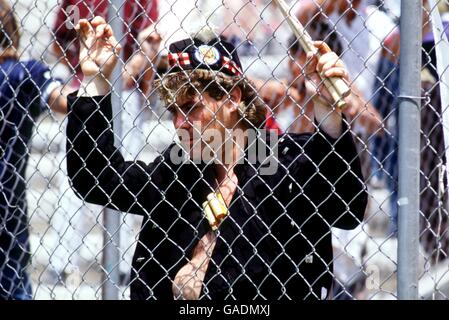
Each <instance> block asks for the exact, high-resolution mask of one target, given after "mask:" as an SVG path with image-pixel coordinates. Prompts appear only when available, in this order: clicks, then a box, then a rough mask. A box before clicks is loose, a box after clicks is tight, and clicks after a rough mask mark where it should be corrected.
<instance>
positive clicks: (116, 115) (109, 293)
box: [102, 0, 125, 300]
mask: <svg viewBox="0 0 449 320" xmlns="http://www.w3.org/2000/svg"><path fill="white" fill-rule="evenodd" d="M124 4H125V3H124V2H122V1H118V0H111V1H110V4H109V8H108V17H109V23H110V25H111V27H112V29H113V31H114V34H115V37H116V39H117V41H119V42H121V40H122V39H123V6H124ZM122 52H123V51H122ZM121 57H122V58H123V53H121ZM122 58H121V59H119V63H118V64H117V66H116V68H115V69H114V71H113V73H112V77H111V79H112V80H111V81H112V85H113V88H112V95H111V102H112V112H113V126H114V135H115V146H116V147H117V148H118V149H120V147H121V143H120V137H121V120H120V118H121V117H120V115H121V112H120V111H121V106H122V99H121V97H122V78H121V61H123V59H122ZM120 220H121V214H120V212H118V211H115V210H111V209H105V210H104V214H103V223H104V233H103V243H104V250H103V262H102V263H103V271H104V274H103V285H102V298H103V300H117V299H118V298H119V287H118V285H119V282H120V270H119V264H120V249H119V246H120Z"/></svg>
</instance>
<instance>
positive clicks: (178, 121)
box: [174, 113, 191, 129]
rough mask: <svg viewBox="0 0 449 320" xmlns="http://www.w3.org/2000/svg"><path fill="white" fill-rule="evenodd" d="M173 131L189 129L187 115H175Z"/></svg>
mask: <svg viewBox="0 0 449 320" xmlns="http://www.w3.org/2000/svg"><path fill="white" fill-rule="evenodd" d="M174 125H175V129H189V128H190V127H191V124H190V121H189V118H188V117H187V115H184V114H180V113H177V114H176V116H175V118H174Z"/></svg>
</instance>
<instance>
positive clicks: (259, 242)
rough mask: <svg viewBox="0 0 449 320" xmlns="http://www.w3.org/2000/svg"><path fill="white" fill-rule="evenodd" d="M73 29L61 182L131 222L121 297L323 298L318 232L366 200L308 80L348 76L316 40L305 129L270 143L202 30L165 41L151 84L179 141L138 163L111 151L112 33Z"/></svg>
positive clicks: (94, 27)
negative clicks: (133, 242)
mask: <svg viewBox="0 0 449 320" xmlns="http://www.w3.org/2000/svg"><path fill="white" fill-rule="evenodd" d="M77 30H78V32H79V34H80V39H81V43H82V47H81V52H80V61H81V67H82V71H83V73H84V76H85V80H84V81H83V83H82V86H81V88H80V90H79V91H78V92H75V93H73V94H71V95H70V97H69V107H70V110H71V112H70V115H69V120H68V127H67V139H68V140H67V168H68V173H69V176H70V179H71V182H72V185H73V188H74V189H75V190H76V192H77V194H78V195H79V196H80V197H82V198H83V199H85V200H86V201H88V202H93V203H96V204H100V205H104V206H107V207H110V208H114V209H117V210H121V211H124V212H130V213H135V214H140V215H143V217H144V221H143V224H142V230H141V232H140V238H139V242H138V244H137V248H136V252H135V255H134V258H133V268H132V277H131V298H132V299H154V298H156V299H173V298H174V299H226V298H228V299H254V298H263V299H279V298H289V299H307V298H309V299H310V298H317V299H325V298H328V293H329V292H330V289H331V288H330V287H331V282H332V260H333V256H332V246H331V234H330V227H331V226H332V227H338V228H343V229H351V228H354V227H355V226H357V225H358V224H359V223H360V222H361V220H362V219H363V215H364V211H365V207H366V202H367V195H366V190H365V185H364V183H363V177H362V173H361V170H360V163H359V159H358V156H357V153H356V149H355V147H354V143H353V140H352V137H351V134H350V132H349V129H348V128H349V127H348V125H347V123H346V121H345V120H344V118H343V117H342V116H341V112H340V111H339V110H335V109H334V108H333V107H332V104H330V103H329V102H328V101H329V94H328V92H327V91H326V90H325V89H324V88H322V87H321V86H320V85H319V84H320V81H319V80H318V79H319V77H318V74H319V73H321V74H323V75H324V76H326V77H333V76H337V77H343V78H345V77H347V72H346V69H345V68H344V66H343V65H342V64H341V62H340V61H339V60H338V57H337V56H336V55H335V54H334V53H333V52H330V50H329V49H328V47H327V46H326V45H325V44H324V43H322V42H317V43H316V46H317V47H318V49H319V50H320V51H321V52H322V54H323V55H322V56H321V58H319V59H318V57H316V56H313V55H310V56H309V57H308V58H309V60H310V62H309V64H308V67H307V68H306V70H305V72H306V74H307V78H308V80H309V82H308V86H309V90H313V91H314V92H315V98H314V103H315V107H314V108H315V124H316V129H315V132H314V133H312V134H288V135H282V136H277V135H273V134H270V133H266V132H263V131H262V130H259V128H261V127H262V126H263V124H264V120H265V114H266V110H265V107H264V104H263V103H262V101H261V100H260V99H259V98H258V95H257V92H256V91H255V90H254V89H253V86H252V84H251V83H250V82H249V81H248V80H247V79H246V77H244V75H243V74H242V69H241V64H240V62H239V58H238V56H237V53H236V50H235V48H234V47H233V46H232V45H231V44H230V43H228V42H226V41H224V40H223V39H220V38H217V37H216V36H214V35H213V33H210V32H205V31H204V32H203V31H202V32H199V33H197V34H196V35H194V36H192V38H189V39H185V40H182V41H178V42H175V43H173V44H172V45H171V46H170V50H169V51H170V54H169V60H170V69H169V71H168V73H167V74H165V75H164V76H163V77H162V78H161V79H160V81H158V85H159V88H160V94H161V97H162V98H163V100H164V101H165V102H166V103H167V105H168V110H169V111H170V112H171V113H172V115H173V123H174V125H175V127H176V129H177V132H178V136H179V139H180V142H179V143H174V144H173V145H171V146H170V147H169V148H168V149H167V150H166V151H165V152H164V153H163V154H162V155H161V156H159V157H158V158H157V159H156V160H155V161H154V162H153V163H151V164H149V165H147V164H145V163H143V162H126V161H124V159H123V157H122V155H121V154H120V152H119V151H118V150H117V149H116V148H115V147H114V134H113V131H112V110H111V109H112V108H111V99H110V91H111V88H110V83H111V82H110V81H113V79H110V75H111V72H112V70H113V68H114V66H115V63H116V61H117V52H118V51H119V50H120V46H119V45H118V43H117V42H116V40H115V38H114V36H113V32H112V29H111V27H110V26H109V25H107V24H106V22H105V21H104V19H103V18H101V17H95V18H94V19H93V20H92V21H91V22H88V21H87V20H81V21H80V23H79V25H78V26H77ZM261 141H262V143H261ZM276 150H278V151H279V152H278V153H277V154H276ZM259 153H261V154H264V155H267V156H265V157H263V156H262V157H261V156H259ZM186 155H187V156H186ZM273 160H275V161H273ZM263 169H264V170H263Z"/></svg>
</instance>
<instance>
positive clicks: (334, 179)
mask: <svg viewBox="0 0 449 320" xmlns="http://www.w3.org/2000/svg"><path fill="white" fill-rule="evenodd" d="M304 153H305V154H306V155H307V157H308V166H307V167H308V170H307V172H308V174H307V175H308V182H307V183H308V190H309V191H308V192H307V193H308V195H309V197H310V199H311V200H312V201H313V205H314V207H315V208H316V212H317V214H319V215H321V216H322V218H323V219H324V220H326V222H327V223H328V224H329V225H330V227H336V228H340V229H345V230H350V229H354V228H355V227H357V226H358V225H359V224H360V223H361V222H362V221H363V217H364V214H365V210H366V206H367V202H368V196H367V190H366V185H365V180H364V177H363V174H362V170H361V165H360V158H359V156H358V153H357V150H356V147H355V144H354V140H353V137H352V134H351V131H350V129H349V127H348V126H347V124H346V121H344V123H343V133H342V135H341V136H340V137H339V138H337V139H334V138H332V137H330V136H329V135H327V134H326V132H324V131H323V130H320V129H318V130H317V131H316V132H315V133H313V134H312V136H311V137H310V139H309V140H308V141H306V142H305V144H304ZM302 173H304V171H303V172H302ZM298 174H301V172H298ZM307 183H306V185H307Z"/></svg>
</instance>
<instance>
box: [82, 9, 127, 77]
mask: <svg viewBox="0 0 449 320" xmlns="http://www.w3.org/2000/svg"><path fill="white" fill-rule="evenodd" d="M75 29H76V31H77V32H78V36H79V39H80V59H79V61H80V66H81V71H82V72H83V74H84V76H85V77H97V76H102V77H103V78H104V79H109V77H110V76H111V74H112V71H113V70H114V67H115V65H116V63H117V59H118V57H119V53H120V50H121V46H120V44H119V43H118V42H117V40H116V39H115V37H114V33H113V32H112V28H111V26H110V25H109V24H107V23H106V21H105V20H104V19H103V18H102V17H99V16H97V17H95V18H93V19H92V21H91V22H89V21H87V20H86V19H81V20H80V21H79V23H78V24H77V26H76V28H75Z"/></svg>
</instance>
